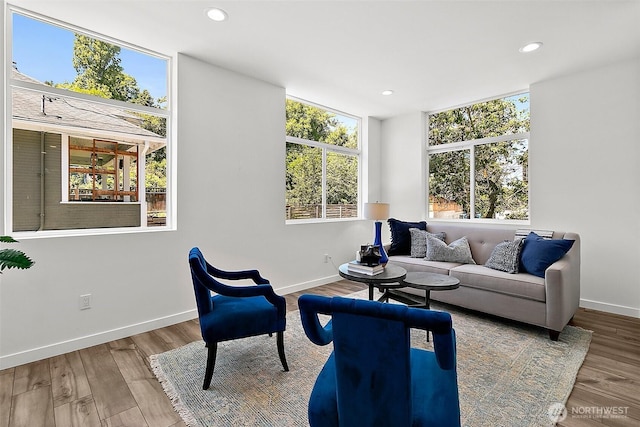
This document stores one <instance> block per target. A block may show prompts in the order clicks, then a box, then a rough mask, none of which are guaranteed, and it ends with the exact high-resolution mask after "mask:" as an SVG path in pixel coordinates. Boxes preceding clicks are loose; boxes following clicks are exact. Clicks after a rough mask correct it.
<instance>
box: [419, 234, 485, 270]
mask: <svg viewBox="0 0 640 427" xmlns="http://www.w3.org/2000/svg"><path fill="white" fill-rule="evenodd" d="M425 259H426V260H427V261H446V262H459V263H461V264H475V263H476V262H475V261H474V260H473V257H472V256H471V248H470V247H469V241H468V240H467V237H466V236H465V237H461V238H459V239H458V240H455V241H453V242H451V243H449V245H447V244H446V243H445V242H443V241H441V240H440V239H438V238H436V237H434V236H430V235H428V234H427V256H426V257H425Z"/></svg>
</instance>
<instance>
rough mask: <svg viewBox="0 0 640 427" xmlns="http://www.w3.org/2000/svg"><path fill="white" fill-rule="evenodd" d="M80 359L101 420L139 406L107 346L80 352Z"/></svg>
mask: <svg viewBox="0 0 640 427" xmlns="http://www.w3.org/2000/svg"><path fill="white" fill-rule="evenodd" d="M80 357H81V358H82V363H83V364H84V367H85V370H86V372H87V379H88V380H89V386H90V387H91V393H92V394H93V399H94V401H95V404H96V407H97V408H98V414H99V415H100V419H101V420H103V419H105V418H109V417H111V416H113V415H115V414H119V413H120V412H123V411H126V410H127V409H131V408H133V407H135V406H137V405H138V404H137V402H136V401H135V399H134V398H133V395H132V394H131V391H130V390H129V387H128V386H127V383H126V382H125V380H124V378H123V377H122V373H121V372H120V369H119V368H118V365H117V364H116V362H115V361H114V360H113V356H112V355H111V352H110V351H109V347H108V346H107V345H105V344H103V345H98V346H94V347H89V348H86V349H84V350H80Z"/></svg>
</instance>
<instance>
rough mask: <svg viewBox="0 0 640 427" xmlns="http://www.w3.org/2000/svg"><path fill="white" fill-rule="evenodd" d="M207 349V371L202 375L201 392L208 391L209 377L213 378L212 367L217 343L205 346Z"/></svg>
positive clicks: (214, 361) (214, 362)
mask: <svg viewBox="0 0 640 427" xmlns="http://www.w3.org/2000/svg"><path fill="white" fill-rule="evenodd" d="M207 348H208V349H209V351H208V354H207V370H206V371H205V373H204V384H203V385H202V389H203V390H207V389H209V386H210V385H211V377H213V367H214V366H215V364H216V353H217V351H218V343H217V342H214V343H212V344H207Z"/></svg>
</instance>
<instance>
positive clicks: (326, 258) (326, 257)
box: [324, 254, 331, 264]
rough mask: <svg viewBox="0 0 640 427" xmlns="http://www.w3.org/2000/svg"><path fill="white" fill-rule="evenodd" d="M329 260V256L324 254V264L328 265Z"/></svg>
mask: <svg viewBox="0 0 640 427" xmlns="http://www.w3.org/2000/svg"><path fill="white" fill-rule="evenodd" d="M330 259H331V257H330V256H329V254H324V263H325V264H326V263H328V262H329V260H330Z"/></svg>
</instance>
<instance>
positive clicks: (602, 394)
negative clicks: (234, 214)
mask: <svg viewBox="0 0 640 427" xmlns="http://www.w3.org/2000/svg"><path fill="white" fill-rule="evenodd" d="M362 289H364V286H363V285H361V284H358V283H352V282H348V281H344V280H341V281H338V282H335V283H331V284H328V285H324V286H319V287H317V288H313V289H309V290H307V291H305V293H315V294H319V295H329V296H333V295H346V294H349V293H352V292H356V291H359V290H362ZM301 293H302V292H300V293H294V294H290V295H286V299H287V309H288V310H289V311H292V310H297V298H298V297H299V296H300V294H301ZM572 324H573V325H576V326H580V327H582V328H585V329H590V330H592V331H593V340H592V342H591V347H590V348H589V352H588V354H587V357H586V360H585V362H584V364H583V366H582V367H581V369H580V371H579V373H578V377H577V379H576V383H575V386H574V388H573V391H572V393H571V395H570V397H569V400H568V402H567V408H568V412H569V413H568V416H567V418H566V419H565V420H564V421H562V422H561V423H559V424H558V425H559V426H563V427H570V426H598V427H602V426H638V425H640V319H635V318H629V317H624V316H617V315H613V314H607V313H602V312H597V311H593V310H585V309H580V310H579V311H578V312H577V313H576V315H575V317H574V319H573V321H572ZM200 339H201V336H200V330H199V326H198V323H197V321H196V320H191V321H187V322H183V323H180V324H177V325H173V326H169V327H166V328H162V329H157V330H154V331H151V332H146V333H143V334H139V335H135V336H132V337H129V338H124V339H120V340H116V341H111V342H109V343H106V344H102V345H98V346H94V347H90V348H86V349H83V350H79V351H74V352H71V353H67V354H63V355H61V356H56V357H52V358H49V359H45V360H41V361H38V362H33V363H29V364H26V365H21V366H17V367H14V368H10V369H5V370H2V371H0V427H23V426H24V427H41V426H42V427H70V426H101V427H107V426H113V427H116V426H147V427H156V426H157V427H169V426H176V427H177V426H184V425H185V424H184V423H183V422H182V421H181V419H180V417H179V416H178V415H177V413H176V412H174V410H173V407H172V406H171V403H170V401H169V399H168V398H167V397H166V395H165V394H164V392H163V391H162V388H161V386H160V384H159V383H158V381H157V380H156V379H155V377H154V375H153V373H152V372H151V369H150V367H149V356H150V355H152V354H157V353H161V352H164V351H167V350H171V349H174V348H177V347H180V346H182V345H185V344H188V343H190V342H193V341H199V340H200ZM285 342H286V334H285ZM292 368H293V369H292V373H293V372H295V367H292ZM203 369H204V365H203ZM607 408H613V409H608V410H609V411H611V410H613V411H617V413H618V414H619V415H622V417H616V418H613V417H608V418H607V416H606V415H605V416H603V415H601V414H599V412H602V411H605V410H607ZM572 412H573V414H572ZM578 416H580V417H581V418H579V417H578ZM474 427H479V426H474ZM480 427H481V426H480ZM492 427H493V426H492ZM505 427H506V426H505Z"/></svg>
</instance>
